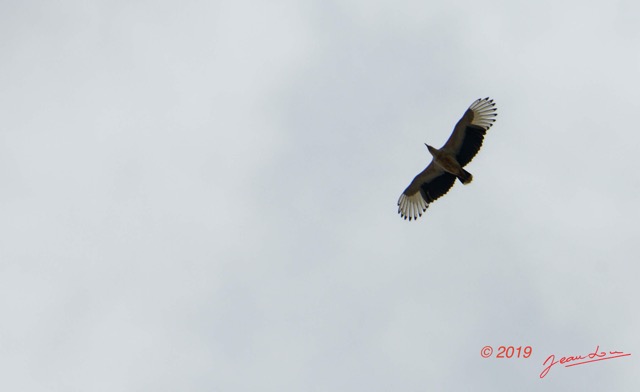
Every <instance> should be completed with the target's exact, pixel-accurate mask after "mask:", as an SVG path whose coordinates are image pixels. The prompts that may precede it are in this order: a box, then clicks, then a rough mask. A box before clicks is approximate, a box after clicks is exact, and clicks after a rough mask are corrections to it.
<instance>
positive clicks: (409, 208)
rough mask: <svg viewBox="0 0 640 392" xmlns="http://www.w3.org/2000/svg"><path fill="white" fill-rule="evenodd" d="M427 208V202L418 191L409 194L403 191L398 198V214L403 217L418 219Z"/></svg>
mask: <svg viewBox="0 0 640 392" xmlns="http://www.w3.org/2000/svg"><path fill="white" fill-rule="evenodd" d="M427 208H429V203H427V202H426V201H425V200H424V199H423V198H422V195H420V192H416V193H415V194H414V195H411V196H407V195H405V194H404V193H403V194H402V195H400V199H398V214H400V216H401V217H403V218H404V219H407V218H408V219H409V220H412V219H413V220H415V219H418V218H419V217H421V216H422V213H423V212H425V211H426V210H427Z"/></svg>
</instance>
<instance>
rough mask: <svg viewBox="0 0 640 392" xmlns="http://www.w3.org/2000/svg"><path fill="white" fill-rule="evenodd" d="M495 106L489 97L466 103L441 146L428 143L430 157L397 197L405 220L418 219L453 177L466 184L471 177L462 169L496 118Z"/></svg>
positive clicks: (399, 210) (447, 187)
mask: <svg viewBox="0 0 640 392" xmlns="http://www.w3.org/2000/svg"><path fill="white" fill-rule="evenodd" d="M496 115H497V113H496V108H495V103H493V100H490V99H489V98H484V99H478V100H476V101H475V102H474V103H472V104H471V106H469V109H467V111H466V112H465V114H464V115H463V116H462V118H461V119H460V121H458V123H457V124H456V126H455V128H454V129H453V133H452V134H451V136H450V137H449V140H447V142H446V143H445V144H444V146H442V147H441V148H440V149H437V148H434V147H431V146H429V145H427V148H428V149H429V152H430V153H431V155H432V156H433V160H432V161H431V163H430V164H429V166H427V168H426V169H424V170H423V171H422V173H420V174H418V175H417V176H416V177H415V178H414V179H413V181H412V182H411V184H409V186H408V187H407V189H405V190H404V192H403V193H402V195H400V199H398V213H399V214H400V216H401V217H403V218H404V219H407V218H408V219H409V220H412V219H417V218H418V217H419V216H422V213H423V212H425V211H426V210H427V208H428V207H429V204H430V203H432V202H433V201H435V200H436V199H437V198H439V197H440V196H442V195H444V194H446V193H447V192H448V191H449V189H451V187H452V186H453V184H454V183H455V181H456V178H458V179H459V180H460V182H462V183H463V184H465V185H466V184H468V183H470V182H471V180H472V179H473V176H472V175H471V173H469V172H468V171H466V170H464V169H463V168H464V166H466V165H467V164H468V163H469V162H471V160H472V159H473V157H475V156H476V154H477V153H478V151H479V150H480V147H482V141H483V140H484V135H485V134H486V132H487V130H488V129H489V128H491V126H492V125H493V122H494V121H495V116H496Z"/></svg>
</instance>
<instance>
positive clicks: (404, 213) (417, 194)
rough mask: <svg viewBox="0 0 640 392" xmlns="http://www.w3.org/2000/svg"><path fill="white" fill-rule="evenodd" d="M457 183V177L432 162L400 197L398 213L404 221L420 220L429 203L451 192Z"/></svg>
mask: <svg viewBox="0 0 640 392" xmlns="http://www.w3.org/2000/svg"><path fill="white" fill-rule="evenodd" d="M455 181H456V176H454V175H453V174H450V173H447V172H446V171H444V170H442V168H440V167H439V166H438V165H436V164H435V163H434V162H433V161H432V162H431V164H429V166H427V168H426V169H424V170H423V171H422V173H420V174H418V175H417V176H416V177H415V178H414V179H413V181H411V184H409V186H408V187H407V189H405V190H404V192H402V194H401V195H400V198H399V199H398V213H399V214H400V216H401V217H403V218H404V219H407V218H409V220H412V219H418V217H420V216H422V213H423V212H425V211H426V210H427V208H429V203H431V202H433V201H434V200H436V199H437V198H439V197H440V196H442V195H444V194H446V193H447V192H449V189H451V187H452V186H453V183H454V182H455Z"/></svg>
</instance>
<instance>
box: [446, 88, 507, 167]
mask: <svg viewBox="0 0 640 392" xmlns="http://www.w3.org/2000/svg"><path fill="white" fill-rule="evenodd" d="M495 105H496V104H495V103H494V102H493V99H489V97H487V98H484V99H477V100H476V101H475V102H474V103H472V104H471V106H469V109H467V111H466V112H465V113H464V115H463V116H462V118H461V119H460V121H458V123H457V124H456V126H455V128H454V129H453V133H452V134H451V136H450V137H449V140H447V142H446V143H445V144H444V146H442V148H441V150H448V151H451V152H453V153H454V154H455V155H456V158H457V160H458V162H459V163H460V166H465V165H466V164H467V163H469V162H471V160H472V159H473V157H475V156H476V154H477V153H478V151H480V147H482V141H483V140H484V135H485V134H486V133H487V130H488V129H489V128H491V126H492V125H493V122H494V121H496V119H495V117H496V116H497V115H498V113H496V110H497V109H496V107H495Z"/></svg>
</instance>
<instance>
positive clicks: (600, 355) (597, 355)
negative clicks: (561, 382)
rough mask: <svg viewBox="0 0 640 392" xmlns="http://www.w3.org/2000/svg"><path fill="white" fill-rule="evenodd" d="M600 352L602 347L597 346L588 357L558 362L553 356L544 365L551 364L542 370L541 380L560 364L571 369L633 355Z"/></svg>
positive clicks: (617, 352) (574, 357)
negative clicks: (571, 367)
mask: <svg viewBox="0 0 640 392" xmlns="http://www.w3.org/2000/svg"><path fill="white" fill-rule="evenodd" d="M599 350H600V345H598V346H596V349H595V350H593V352H592V353H589V354H587V355H577V356H571V357H562V358H560V359H559V360H557V361H556V356H555V355H553V354H551V355H549V356H548V357H547V359H545V361H544V362H543V363H542V366H545V365H547V363H549V366H547V367H546V368H544V369H543V370H542V372H541V373H540V378H544V377H545V376H546V375H547V374H548V373H549V370H551V368H552V367H553V366H554V365H556V364H558V363H559V364H561V365H564V367H570V366H576V365H583V364H585V363H589V362H596V361H604V360H605V359H613V358H620V357H626V356H629V355H631V354H625V353H624V352H622V351H609V353H607V352H606V351H600V352H599ZM576 361H580V362H576ZM570 362H572V363H570Z"/></svg>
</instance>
